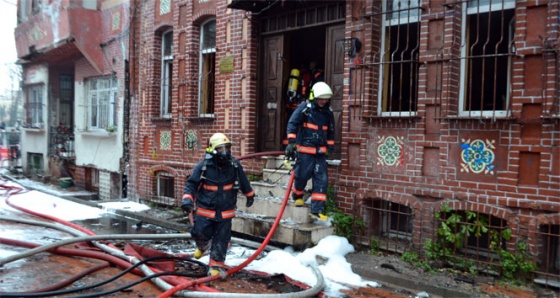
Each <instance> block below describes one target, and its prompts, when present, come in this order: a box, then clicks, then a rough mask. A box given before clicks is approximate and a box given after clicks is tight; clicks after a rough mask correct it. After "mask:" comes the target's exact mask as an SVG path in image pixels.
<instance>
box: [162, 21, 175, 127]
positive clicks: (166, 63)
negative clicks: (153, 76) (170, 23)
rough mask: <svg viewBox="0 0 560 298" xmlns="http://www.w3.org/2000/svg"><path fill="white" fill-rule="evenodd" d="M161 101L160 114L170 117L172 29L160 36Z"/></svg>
mask: <svg viewBox="0 0 560 298" xmlns="http://www.w3.org/2000/svg"><path fill="white" fill-rule="evenodd" d="M161 46H162V49H161V53H162V55H161V91H160V92H161V103H160V116H161V117H162V118H171V91H172V89H173V84H172V79H173V31H167V32H165V33H163V34H162V37H161Z"/></svg>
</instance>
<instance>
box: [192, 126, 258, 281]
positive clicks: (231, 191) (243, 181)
mask: <svg viewBox="0 0 560 298" xmlns="http://www.w3.org/2000/svg"><path fill="white" fill-rule="evenodd" d="M238 190H241V192H242V193H243V194H244V195H245V196H246V197H247V203H246V207H251V206H252V205H253V202H254V197H255V193H254V191H253V188H252V187H251V184H250V182H249V180H248V179H247V176H246V175H245V171H244V170H243V167H242V166H241V164H240V163H239V161H237V160H236V159H235V158H233V157H232V156H231V142H230V140H229V139H228V138H227V136H226V135H224V134H223V133H216V134H214V135H212V137H211V138H210V141H209V142H208V148H207V149H206V155H205V157H204V160H202V161H201V162H199V163H198V164H197V165H196V167H195V168H194V169H193V171H192V174H191V175H190V177H189V178H188V179H187V182H186V184H185V188H184V190H183V200H182V202H181V208H182V209H183V210H184V211H185V212H187V213H190V212H191V211H192V210H193V209H194V206H195V201H196V210H195V219H194V225H193V227H192V228H191V235H192V237H193V239H194V241H195V242H196V246H197V250H196V251H195V252H194V257H195V258H196V259H200V257H202V255H203V254H204V252H205V251H206V250H208V249H209V248H210V263H209V266H210V271H209V273H208V274H209V275H218V274H221V273H222V272H223V271H222V270H221V268H222V267H223V266H224V265H225V263H224V262H225V259H226V253H227V248H228V244H229V242H230V240H231V222H232V219H233V217H234V216H235V208H236V205H237V192H238Z"/></svg>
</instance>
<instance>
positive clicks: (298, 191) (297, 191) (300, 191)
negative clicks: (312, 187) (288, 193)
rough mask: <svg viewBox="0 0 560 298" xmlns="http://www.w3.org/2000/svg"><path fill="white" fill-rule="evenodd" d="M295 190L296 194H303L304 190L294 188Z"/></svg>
mask: <svg viewBox="0 0 560 298" xmlns="http://www.w3.org/2000/svg"><path fill="white" fill-rule="evenodd" d="M293 192H294V194H295V195H296V196H301V195H302V194H303V190H297V189H295V188H294V189H293Z"/></svg>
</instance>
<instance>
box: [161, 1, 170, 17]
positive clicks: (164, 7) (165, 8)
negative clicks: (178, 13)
mask: <svg viewBox="0 0 560 298" xmlns="http://www.w3.org/2000/svg"><path fill="white" fill-rule="evenodd" d="M170 11H171V0H161V1H160V2H159V15H160V16H161V15H164V14H167V13H169V12H170Z"/></svg>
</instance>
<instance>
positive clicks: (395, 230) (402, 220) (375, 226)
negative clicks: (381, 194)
mask: <svg viewBox="0 0 560 298" xmlns="http://www.w3.org/2000/svg"><path fill="white" fill-rule="evenodd" d="M363 208H364V222H365V223H366V234H367V236H368V237H369V238H374V239H376V240H379V241H386V242H387V243H385V244H386V245H385V247H386V249H392V248H391V246H393V244H394V245H399V244H401V245H402V244H403V243H405V246H408V244H410V241H411V239H412V230H413V217H414V216H413V210H412V209H411V208H410V207H407V206H405V205H402V204H398V203H394V202H390V201H386V200H381V199H372V200H367V201H365V202H364V205H363Z"/></svg>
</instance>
